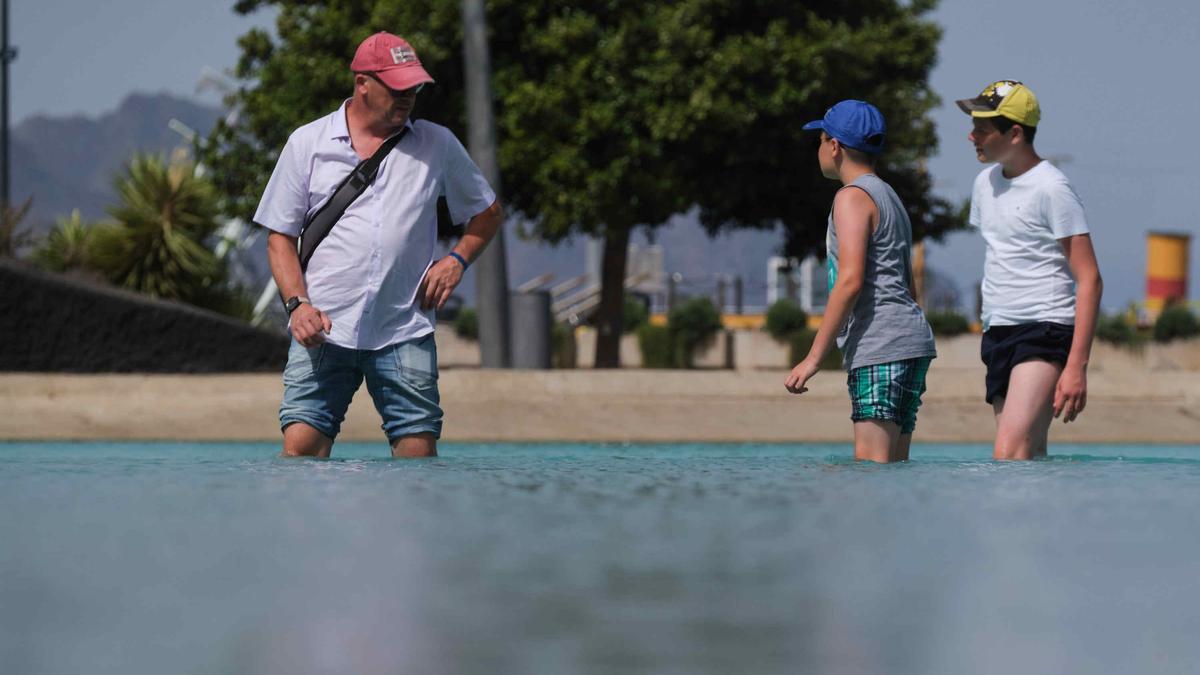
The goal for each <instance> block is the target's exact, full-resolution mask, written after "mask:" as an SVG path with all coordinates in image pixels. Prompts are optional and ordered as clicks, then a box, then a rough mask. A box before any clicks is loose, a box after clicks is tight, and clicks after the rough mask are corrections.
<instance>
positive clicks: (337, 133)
mask: <svg viewBox="0 0 1200 675" xmlns="http://www.w3.org/2000/svg"><path fill="white" fill-rule="evenodd" d="M349 102H350V99H346V100H345V101H342V105H341V107H339V108H338V109H337V112H335V113H334V114H333V119H332V120H330V122H329V137H330V138H334V139H345V140H346V141H349V140H350V128H349V127H348V126H346V104H347V103H349ZM404 126H405V127H407V128H408V129H409V130H410V131H411V130H412V129H413V121H412V117H411V116H410V117H409V118H408V119H407V120H406V121H405V122H404Z"/></svg>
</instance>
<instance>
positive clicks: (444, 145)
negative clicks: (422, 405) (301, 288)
mask: <svg viewBox="0 0 1200 675" xmlns="http://www.w3.org/2000/svg"><path fill="white" fill-rule="evenodd" d="M358 162H359V158H358V155H357V154H355V152H354V148H353V147H352V146H351V145H350V132H349V130H348V129H347V127H346V105H345V104H344V103H343V104H342V107H341V108H339V109H338V110H337V112H334V113H332V114H329V115H326V116H325V117H322V118H321V119H318V120H316V121H314V122H310V123H309V124H306V125H304V126H302V127H300V128H299V129H297V130H296V131H294V132H293V133H292V135H291V137H290V138H289V139H288V142H287V145H285V146H284V147H283V151H282V152H281V153H280V155H279V161H278V163H277V164H276V165H275V172H274V173H272V174H271V180H270V182H268V183H267V188H266V190H265V191H264V192H263V196H262V201H260V202H259V205H258V212H257V213H255V214H254V222H256V223H258V224H259V225H262V226H264V227H266V228H268V229H271V230H274V231H276V232H281V233H283V234H286V235H289V236H293V237H295V236H297V235H299V234H300V227H301V225H303V223H304V220H305V218H306V217H307V216H308V215H309V214H311V213H312V212H313V211H316V210H317V208H319V207H320V206H321V204H323V203H325V201H326V200H327V199H328V198H329V197H330V195H332V194H333V191H334V189H335V188H336V187H337V185H338V183H339V182H341V180H342V179H343V178H345V177H346V175H347V174H349V173H350V171H352V170H353V169H354V167H355V166H357V165H358ZM439 195H444V196H445V197H446V203H447V205H448V206H449V207H450V215H451V216H452V217H453V219H454V222H455V223H465V222H467V221H468V220H470V219H471V218H472V217H474V216H476V215H478V214H480V213H482V212H483V211H485V210H487V208H488V207H489V206H491V204H492V202H493V201H495V199H496V195H495V193H494V192H493V191H492V189H491V187H490V186H488V184H487V181H486V180H484V178H483V175H482V174H481V173H480V172H479V168H478V167H476V166H475V163H474V162H472V161H471V158H470V156H469V155H468V154H467V151H466V150H465V149H464V148H463V146H462V144H461V143H459V141H458V139H457V138H455V137H454V134H453V133H451V131H450V130H449V129H447V128H445V127H443V126H439V125H437V124H433V123H431V122H427V121H425V120H417V121H414V122H410V123H409V130H408V134H407V135H406V136H405V137H404V138H403V139H401V140H400V142H399V143H398V144H397V145H396V147H395V149H394V150H392V151H391V152H390V153H389V154H388V155H387V157H386V158H384V160H383V163H382V164H380V165H379V173H378V174H377V175H376V177H375V182H374V183H372V184H371V186H370V187H368V188H367V189H366V190H365V191H364V192H363V193H362V194H361V195H359V197H358V199H356V200H354V202H353V203H352V204H350V206H349V208H347V209H346V213H345V214H344V215H343V216H342V218H341V219H340V220H339V221H338V222H337V225H335V226H334V228H333V229H332V230H331V231H330V232H329V236H327V237H326V238H325V240H324V241H322V242H321V245H320V246H318V247H317V250H316V251H315V252H314V253H313V256H312V259H311V260H310V261H309V265H308V271H307V272H306V273H305V275H304V279H305V282H306V284H307V288H308V297H309V298H310V299H311V300H312V303H313V305H314V306H316V307H319V308H320V309H322V310H324V312H325V313H326V314H328V315H329V318H330V320H332V321H333V330H332V331H331V332H330V334H329V337H328V340H329V341H330V342H332V343H333V344H335V345H338V346H340V347H348V348H351V349H381V348H383V347H386V346H388V345H392V344H396V343H398V342H404V341H407V340H414V339H416V338H419V337H423V336H425V335H427V334H429V333H431V332H433V327H434V316H433V312H432V311H425V310H422V309H421V307H420V304H419V303H418V300H417V297H416V296H417V287H418V286H419V285H420V283H421V279H422V278H424V276H425V271H426V270H428V269H429V267H430V265H431V264H432V262H433V254H434V247H435V245H436V243H437V198H438V196H439Z"/></svg>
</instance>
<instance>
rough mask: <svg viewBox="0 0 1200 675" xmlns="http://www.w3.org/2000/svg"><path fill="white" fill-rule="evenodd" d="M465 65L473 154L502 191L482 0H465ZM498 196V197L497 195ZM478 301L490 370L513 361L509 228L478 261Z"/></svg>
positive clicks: (481, 345)
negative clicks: (507, 250)
mask: <svg viewBox="0 0 1200 675" xmlns="http://www.w3.org/2000/svg"><path fill="white" fill-rule="evenodd" d="M462 18H463V65H464V70H465V72H464V73H463V74H464V76H465V79H466V85H467V87H466V89H467V122H468V124H467V133H468V143H467V145H468V146H469V148H470V151H471V156H472V158H473V159H474V160H475V163H476V164H478V165H479V169H480V171H482V172H483V176H484V178H486V179H487V180H488V182H489V183H491V185H492V188H493V189H494V190H495V191H496V194H497V195H499V194H500V167H499V164H498V163H497V161H496V123H495V120H494V119H493V112H492V87H491V77H492V69H491V62H490V60H491V59H490V56H489V54H488V42H487V23H486V20H485V17H484V10H483V0H462ZM497 198H498V197H497ZM475 275H476V282H477V283H476V288H477V289H478V293H477V297H476V302H478V303H479V351H480V357H481V360H482V362H483V366H484V367H485V368H508V367H509V366H510V365H512V356H511V353H512V352H511V347H510V345H509V341H510V339H511V338H510V333H509V330H510V327H509V314H508V265H507V261H506V258H505V254H504V227H503V226H501V227H500V230H499V231H498V232H496V236H495V237H493V238H492V242H491V244H490V245H488V247H487V248H486V249H484V251H483V254H482V255H481V256H479V260H477V261H476V262H475Z"/></svg>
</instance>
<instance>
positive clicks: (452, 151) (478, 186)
mask: <svg viewBox="0 0 1200 675" xmlns="http://www.w3.org/2000/svg"><path fill="white" fill-rule="evenodd" d="M445 153H446V154H445V158H444V159H445V164H444V166H445V173H444V174H443V182H442V196H443V197H445V198H446V206H447V207H449V209H450V218H451V220H453V221H454V224H455V225H461V224H463V223H465V222H467V221H469V220H470V219H472V218H474V217H475V216H477V215H479V214H480V213H483V212H484V211H486V210H487V209H488V207H489V206H491V205H492V203H493V202H495V201H496V193H495V192H494V191H493V190H492V186H490V185H488V182H487V179H486V178H484V177H483V172H481V171H480V170H479V167H478V166H476V164H475V162H474V161H473V160H472V159H471V156H470V155H469V154H467V149H466V148H464V147H463V145H462V143H460V142H459V140H458V138H456V137H455V136H454V134H451V133H447V134H446V146H445Z"/></svg>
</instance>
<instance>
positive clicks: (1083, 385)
mask: <svg viewBox="0 0 1200 675" xmlns="http://www.w3.org/2000/svg"><path fill="white" fill-rule="evenodd" d="M1086 405H1087V371H1086V369H1084V368H1082V367H1080V366H1073V365H1071V364H1067V366H1066V367H1065V368H1063V371H1062V375H1059V377H1058V384H1057V385H1056V386H1055V387H1054V416H1055V417H1058V416H1059V415H1062V416H1063V423H1066V422H1074V421H1075V418H1076V417H1079V413H1081V412H1083V408H1084V406H1086Z"/></svg>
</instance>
